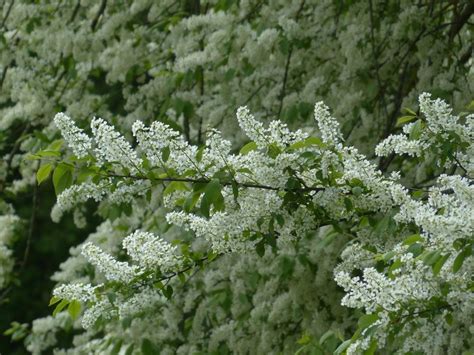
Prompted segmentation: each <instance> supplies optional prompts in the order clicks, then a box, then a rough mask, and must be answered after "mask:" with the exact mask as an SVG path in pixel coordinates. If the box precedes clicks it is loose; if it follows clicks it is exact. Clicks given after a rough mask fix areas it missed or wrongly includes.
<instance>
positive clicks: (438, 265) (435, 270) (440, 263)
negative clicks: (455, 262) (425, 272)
mask: <svg viewBox="0 0 474 355" xmlns="http://www.w3.org/2000/svg"><path fill="white" fill-rule="evenodd" d="M450 255H451V254H446V255H444V256H443V257H442V258H441V259H439V260H438V261H437V262H436V264H434V265H433V274H434V275H438V274H439V272H440V271H441V268H442V267H443V265H444V263H445V262H446V260H448V258H449V256H450Z"/></svg>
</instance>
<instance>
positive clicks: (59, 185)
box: [53, 163, 73, 196]
mask: <svg viewBox="0 0 474 355" xmlns="http://www.w3.org/2000/svg"><path fill="white" fill-rule="evenodd" d="M72 182H73V178H72V168H71V166H70V165H66V164H64V163H60V164H59V165H58V166H57V167H56V169H54V172H53V185H54V191H55V192H56V196H57V195H59V194H60V193H61V192H63V191H64V190H65V189H67V188H68V187H69V186H71V185H72Z"/></svg>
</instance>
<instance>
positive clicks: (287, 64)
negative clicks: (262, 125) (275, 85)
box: [276, 0, 305, 118]
mask: <svg viewBox="0 0 474 355" xmlns="http://www.w3.org/2000/svg"><path fill="white" fill-rule="evenodd" d="M304 4H305V0H303V1H301V5H300V7H299V9H298V11H297V12H296V16H295V20H296V21H298V19H299V17H300V15H301V12H302V11H303V8H304ZM292 54H293V44H290V49H289V50H288V56H287V58H286V64H285V73H284V74H283V85H282V87H281V91H280V103H279V105H278V111H277V114H276V116H277V118H279V117H280V114H281V110H282V109H283V100H284V98H285V94H286V84H287V82H288V72H289V71H290V62H291V56H292Z"/></svg>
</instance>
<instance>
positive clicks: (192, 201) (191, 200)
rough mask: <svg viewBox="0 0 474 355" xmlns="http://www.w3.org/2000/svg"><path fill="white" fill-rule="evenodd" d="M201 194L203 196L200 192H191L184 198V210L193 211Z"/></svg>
mask: <svg viewBox="0 0 474 355" xmlns="http://www.w3.org/2000/svg"><path fill="white" fill-rule="evenodd" d="M199 196H201V193H200V192H191V193H190V194H189V195H188V197H186V200H184V205H183V210H184V212H188V213H189V212H191V211H192V209H193V208H194V206H196V203H197V201H198V200H199Z"/></svg>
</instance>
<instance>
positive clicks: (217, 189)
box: [204, 179, 224, 211]
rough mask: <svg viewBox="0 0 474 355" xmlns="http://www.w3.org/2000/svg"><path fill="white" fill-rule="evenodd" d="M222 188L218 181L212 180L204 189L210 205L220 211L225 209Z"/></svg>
mask: <svg viewBox="0 0 474 355" xmlns="http://www.w3.org/2000/svg"><path fill="white" fill-rule="evenodd" d="M221 189H222V186H221V184H220V181H219V180H218V179H212V180H211V181H210V182H208V183H207V185H206V188H205V189H204V197H205V198H206V199H207V201H208V202H209V204H213V205H214V208H215V209H216V210H218V211H222V210H223V209H224V196H222V192H221Z"/></svg>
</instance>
